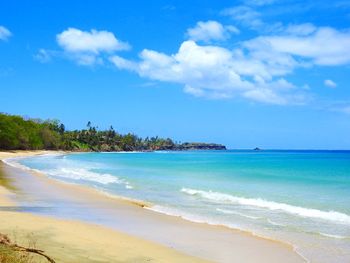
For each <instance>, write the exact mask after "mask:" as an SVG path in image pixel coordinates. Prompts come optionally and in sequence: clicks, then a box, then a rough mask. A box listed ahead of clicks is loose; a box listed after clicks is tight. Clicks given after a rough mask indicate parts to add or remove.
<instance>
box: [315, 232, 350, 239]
mask: <svg viewBox="0 0 350 263" xmlns="http://www.w3.org/2000/svg"><path fill="white" fill-rule="evenodd" d="M319 234H320V235H321V236H324V237H330V238H336V239H346V238H350V237H346V236H340V235H333V234H327V233H322V232H319Z"/></svg>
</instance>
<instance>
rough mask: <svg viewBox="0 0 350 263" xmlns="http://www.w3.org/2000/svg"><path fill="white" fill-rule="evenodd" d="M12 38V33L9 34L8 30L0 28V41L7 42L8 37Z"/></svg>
mask: <svg viewBox="0 0 350 263" xmlns="http://www.w3.org/2000/svg"><path fill="white" fill-rule="evenodd" d="M11 36H12V33H11V32H10V30H8V29H7V28H6V27H4V26H0V40H4V41H6V40H8V39H9V38H10V37H11Z"/></svg>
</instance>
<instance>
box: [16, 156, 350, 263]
mask: <svg viewBox="0 0 350 263" xmlns="http://www.w3.org/2000/svg"><path fill="white" fill-rule="evenodd" d="M20 163H21V164H23V165H25V166H27V167H30V168H33V169H38V170H41V171H43V172H45V173H46V174H47V175H48V176H50V177H54V178H56V179H60V180H64V181H68V182H72V183H78V184H85V185H89V186H92V187H95V188H97V189H99V190H103V191H105V192H108V193H111V194H116V195H121V196H125V197H129V198H133V199H139V200H143V201H148V202H150V203H151V204H153V206H152V207H151V209H153V210H155V211H158V212H162V213H166V214H171V215H179V216H182V217H184V218H185V219H188V220H192V221H196V222H207V223H210V224H220V225H225V226H228V227H232V228H238V229H242V230H247V231H250V232H253V233H255V234H257V235H260V236H264V237H269V238H273V239H278V240H282V241H285V242H288V243H291V244H293V245H294V246H295V248H296V250H297V251H298V252H299V253H301V254H302V255H303V256H305V257H306V258H307V259H309V260H311V261H313V262H350V151H259V152H256V151H236V150H235V151H196V152H152V153H83V154H69V155H52V156H51V155H48V156H42V157H33V158H26V159H21V160H20Z"/></svg>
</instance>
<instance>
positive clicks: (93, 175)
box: [44, 167, 132, 189]
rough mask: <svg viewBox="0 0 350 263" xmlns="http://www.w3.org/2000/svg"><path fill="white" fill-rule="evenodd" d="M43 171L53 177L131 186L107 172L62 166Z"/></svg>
mask: <svg viewBox="0 0 350 263" xmlns="http://www.w3.org/2000/svg"><path fill="white" fill-rule="evenodd" d="M44 172H45V173H47V174H48V175H50V176H54V177H61V178H66V179H71V180H84V181H92V182H97V183H100V184H104V185H107V184H112V183H115V184H124V185H125V187H126V188H128V189H131V188H132V186H131V185H130V184H129V183H128V182H127V181H125V180H123V179H120V178H118V177H116V176H114V175H111V174H108V173H97V172H93V171H90V170H88V169H84V168H71V167H70V168H67V167H62V168H58V169H52V170H47V171H44Z"/></svg>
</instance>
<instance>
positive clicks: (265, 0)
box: [244, 0, 276, 6]
mask: <svg viewBox="0 0 350 263" xmlns="http://www.w3.org/2000/svg"><path fill="white" fill-rule="evenodd" d="M244 2H245V4H247V5H256V6H263V5H271V4H273V3H275V2H276V0H245V1H244Z"/></svg>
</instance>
